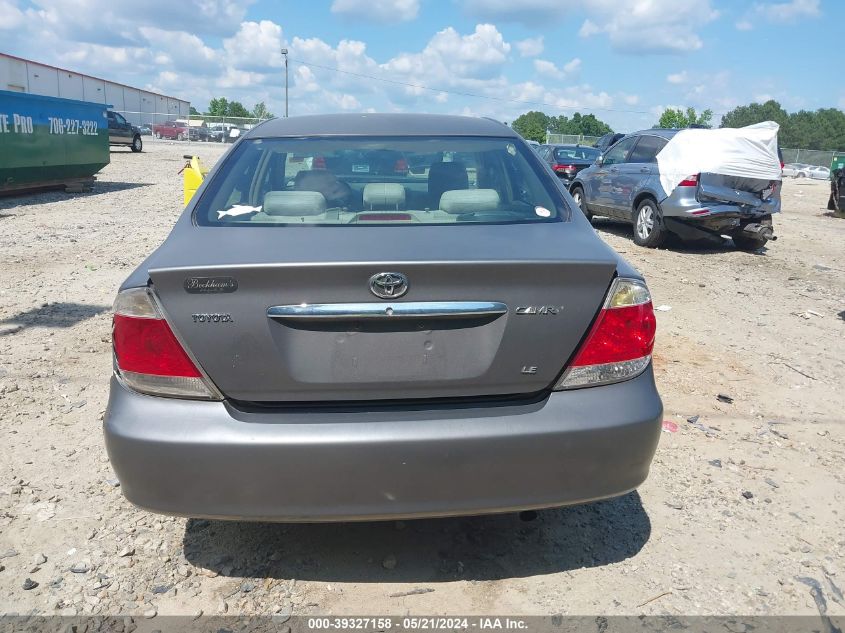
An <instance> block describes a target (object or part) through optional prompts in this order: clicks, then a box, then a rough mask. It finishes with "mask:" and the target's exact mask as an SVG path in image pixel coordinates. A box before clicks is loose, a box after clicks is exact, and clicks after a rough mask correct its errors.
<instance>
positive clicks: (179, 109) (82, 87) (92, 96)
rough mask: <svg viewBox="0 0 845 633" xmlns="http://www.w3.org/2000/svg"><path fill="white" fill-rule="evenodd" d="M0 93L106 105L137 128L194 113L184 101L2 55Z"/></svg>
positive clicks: (0, 55)
mask: <svg viewBox="0 0 845 633" xmlns="http://www.w3.org/2000/svg"><path fill="white" fill-rule="evenodd" d="M0 90H11V91H14V92H28V93H31V94H36V95H45V96H48V97H62V98H64V99H77V100H79V101H93V102H95V103H105V104H107V105H110V106H112V108H113V109H114V110H115V111H116V112H120V113H121V114H123V115H124V116H125V117H126V118H127V119H128V120H129V121H131V122H132V123H134V124H136V125H141V124H144V123H147V124H150V125H151V124H153V123H160V122H162V121H167V120H171V119H177V118H179V119H187V118H188V115H189V114H190V112H191V103H190V102H189V101H184V100H183V99H177V98H176V97H168V96H165V95H160V94H157V93H155V92H149V91H148V90H142V89H141V88H133V87H132V86H127V85H125V84H120V83H117V82H114V81H108V80H106V79H99V78H97V77H91V76H89V75H85V74H82V73H78V72H74V71H72V70H65V69H64V68H58V67H56V66H49V65H47V64H41V63H38V62H34V61H31V60H28V59H22V58H20V57H15V56H13V55H7V54H6V53H0Z"/></svg>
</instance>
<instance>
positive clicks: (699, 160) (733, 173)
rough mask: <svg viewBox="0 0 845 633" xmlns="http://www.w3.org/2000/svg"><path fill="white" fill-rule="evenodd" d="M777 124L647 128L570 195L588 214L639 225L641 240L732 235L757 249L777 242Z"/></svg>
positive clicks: (582, 176) (583, 175)
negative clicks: (669, 128)
mask: <svg viewBox="0 0 845 633" xmlns="http://www.w3.org/2000/svg"><path fill="white" fill-rule="evenodd" d="M777 133H778V125H777V124H776V123H772V122H765V123H760V124H758V125H752V126H748V127H745V128H738V129H734V128H722V129H718V130H706V129H689V130H666V129H652V130H643V131H642V132H635V133H634V134H630V135H628V136H626V137H625V138H623V139H622V140H620V141H619V142H617V143H616V144H615V145H613V146H612V147H611V148H609V149H608V150H607V151H606V152H605V153H604V154H602V156H600V157H599V159H598V160H597V161H596V163H595V164H594V165H593V166H592V167H589V168H588V169H585V170H583V171H581V172H580V173H579V174H578V176H577V177H576V178H575V180H574V181H573V183H572V185H571V186H570V193H571V194H572V197H573V198H574V199H575V201H576V202H577V203H578V205H579V206H580V207H581V210H582V211H583V212H584V214H585V215H586V216H587V217H588V218H592V216H594V215H601V216H606V217H610V218H613V219H618V220H625V221H628V222H631V223H632V224H633V225H634V242H636V243H637V244H639V245H640V246H647V247H651V248H654V247H657V246H660V245H661V244H663V242H664V241H665V240H666V238H667V236H668V235H669V234H675V235H678V236H680V237H681V238H683V239H702V238H709V237H719V236H722V235H728V236H730V237H731V238H732V239H733V241H734V244H736V246H737V248H741V249H743V250H757V249H759V248H761V247H762V246H764V245H765V244H766V242H768V241H769V240H774V239H777V238H776V237H775V234H774V229H773V227H772V214H774V213H777V212H779V211H780V189H781V187H780V185H781V178H782V176H781V162H780V158H779V155H778V145H777Z"/></svg>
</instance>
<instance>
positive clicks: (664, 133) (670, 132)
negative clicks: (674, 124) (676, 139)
mask: <svg viewBox="0 0 845 633" xmlns="http://www.w3.org/2000/svg"><path fill="white" fill-rule="evenodd" d="M680 131H681V130H679V129H677V128H661V127H655V128H651V129H648V130H640V131H639V132H631V133H630V134H628V136H642V135H643V134H650V135H651V136H660V137H662V138H665V139H670V138H672V137H673V136H675V134H677V133H678V132H680Z"/></svg>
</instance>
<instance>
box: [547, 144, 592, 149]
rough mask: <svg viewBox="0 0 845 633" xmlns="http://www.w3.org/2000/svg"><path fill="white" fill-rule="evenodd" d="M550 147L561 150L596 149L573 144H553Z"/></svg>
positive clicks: (590, 146)
mask: <svg viewBox="0 0 845 633" xmlns="http://www.w3.org/2000/svg"><path fill="white" fill-rule="evenodd" d="M549 147H555V148H560V149H596V148H595V147H593V146H592V145H586V144H584V145H573V144H572V143H552V144H550V145H549Z"/></svg>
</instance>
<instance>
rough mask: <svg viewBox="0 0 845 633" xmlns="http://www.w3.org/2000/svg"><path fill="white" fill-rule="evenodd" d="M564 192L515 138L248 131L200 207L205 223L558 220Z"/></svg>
mask: <svg viewBox="0 0 845 633" xmlns="http://www.w3.org/2000/svg"><path fill="white" fill-rule="evenodd" d="M563 205H564V202H563V196H561V194H560V191H559V190H558V189H557V188H556V183H555V181H554V179H553V178H551V177H550V176H549V175H548V174H547V173H546V172H545V168H544V166H543V164H542V163H541V162H540V161H539V160H538V159H537V157H536V155H535V154H533V153H532V152H531V150H530V148H528V147H527V146H524V144H522V143H517V142H514V141H513V140H512V139H508V138H487V137H485V138H476V137H402V138H385V137H355V138H324V137H322V138H277V139H249V140H245V141H242V142H241V143H240V144H239V145H237V146H236V147H235V148H234V149H233V151H232V154H231V155H229V156H228V157H226V158H225V162H224V163H223V165H221V168H220V169H219V170H218V171H217V173H216V175H215V176H214V177H213V179H212V180H211V182H209V183H208V186H207V188H206V190H205V192H204V194H203V195H202V197H201V199H200V200H199V201H198V203H197V206H196V208H195V211H194V213H195V218H196V222H197V223H198V224H200V225H203V226H256V225H267V226H298V225H310V226H313V225H315V224H316V225H321V224H322V225H339V224H348V225H360V224H407V225H418V224H457V223H461V224H465V223H482V224H503V223H521V222H556V221H560V220H561V218H562V217H566V214H567V213H568V210H567V209H566V207H564V206H563Z"/></svg>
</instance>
